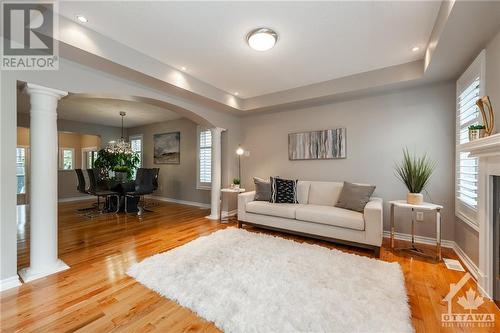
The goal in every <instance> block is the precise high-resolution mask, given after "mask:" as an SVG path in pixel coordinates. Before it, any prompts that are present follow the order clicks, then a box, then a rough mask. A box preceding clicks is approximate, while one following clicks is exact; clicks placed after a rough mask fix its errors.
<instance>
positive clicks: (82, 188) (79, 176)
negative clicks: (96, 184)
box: [75, 169, 97, 212]
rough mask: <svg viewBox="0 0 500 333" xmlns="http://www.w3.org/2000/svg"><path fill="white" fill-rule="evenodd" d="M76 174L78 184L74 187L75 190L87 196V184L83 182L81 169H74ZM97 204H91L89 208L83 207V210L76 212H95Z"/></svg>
mask: <svg viewBox="0 0 500 333" xmlns="http://www.w3.org/2000/svg"><path fill="white" fill-rule="evenodd" d="M75 172H76V178H77V180H78V183H77V185H76V190H77V191H78V192H80V193H82V194H87V195H89V194H90V193H89V191H88V189H87V186H86V185H87V184H86V182H85V177H84V175H83V171H82V169H75ZM96 207H97V204H93V205H92V206H91V207H85V208H79V209H77V210H76V211H77V212H88V211H91V210H96Z"/></svg>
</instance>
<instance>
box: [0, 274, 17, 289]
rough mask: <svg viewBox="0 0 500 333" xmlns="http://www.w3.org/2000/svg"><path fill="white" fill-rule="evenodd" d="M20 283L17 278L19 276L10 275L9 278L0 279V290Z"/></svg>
mask: <svg viewBox="0 0 500 333" xmlns="http://www.w3.org/2000/svg"><path fill="white" fill-rule="evenodd" d="M21 284H22V283H21V280H20V279H19V276H17V275H14V276H11V277H10V278H6V279H3V280H0V291H4V290H7V289H11V288H15V287H19V286H20V285H21Z"/></svg>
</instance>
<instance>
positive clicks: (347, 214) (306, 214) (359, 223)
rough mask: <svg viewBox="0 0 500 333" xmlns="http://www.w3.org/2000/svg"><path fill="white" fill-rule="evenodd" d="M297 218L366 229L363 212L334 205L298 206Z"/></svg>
mask: <svg viewBox="0 0 500 333" xmlns="http://www.w3.org/2000/svg"><path fill="white" fill-rule="evenodd" d="M295 218H296V219H297V220H301V221H307V222H315V223H321V224H328V225H332V226H336V227H342V228H349V229H355V230H364V229H365V220H364V218H363V214H361V213H358V212H354V211H352V210H347V209H343V208H337V207H332V206H322V205H303V206H300V207H297V210H296V211H295Z"/></svg>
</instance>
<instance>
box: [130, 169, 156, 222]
mask: <svg viewBox="0 0 500 333" xmlns="http://www.w3.org/2000/svg"><path fill="white" fill-rule="evenodd" d="M141 169H142V170H141ZM139 170H140V172H139ZM153 183H154V170H153V169H145V168H139V169H138V170H137V175H136V177H135V190H134V191H131V192H127V193H125V212H126V213H131V212H129V211H128V204H127V202H128V198H134V199H136V198H139V201H140V198H141V197H143V196H145V195H148V194H151V193H153V191H154V184H153ZM138 208H139V211H138V215H142V213H143V212H144V211H145V209H144V203H143V204H142V205H141V206H140V207H138Z"/></svg>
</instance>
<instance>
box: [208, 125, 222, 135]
mask: <svg viewBox="0 0 500 333" xmlns="http://www.w3.org/2000/svg"><path fill="white" fill-rule="evenodd" d="M225 130H226V129H225V128H222V127H212V128H211V129H210V131H211V132H212V134H221V133H222V132H224V131H225Z"/></svg>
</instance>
